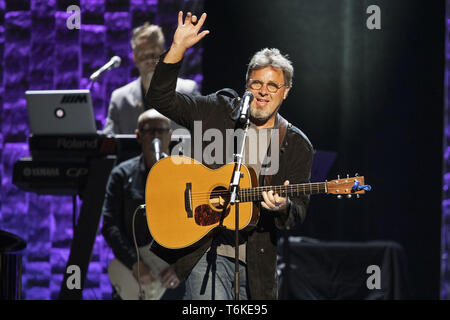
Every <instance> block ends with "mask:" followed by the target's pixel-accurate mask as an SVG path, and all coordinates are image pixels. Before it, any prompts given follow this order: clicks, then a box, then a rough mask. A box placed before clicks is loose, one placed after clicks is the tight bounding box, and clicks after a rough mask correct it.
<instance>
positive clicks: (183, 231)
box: [145, 156, 370, 249]
mask: <svg viewBox="0 0 450 320" xmlns="http://www.w3.org/2000/svg"><path fill="white" fill-rule="evenodd" d="M235 165H236V164H235V163H229V164H226V165H224V166H223V167H221V168H219V169H209V168H207V167H206V166H204V165H203V164H201V163H200V162H198V161H196V160H194V159H191V158H188V157H185V156H171V157H167V158H164V159H161V160H160V161H158V162H157V163H156V164H155V165H154V166H153V167H152V169H151V170H150V172H149V174H148V176H147V182H146V187H145V204H146V216H147V223H148V227H149V230H150V233H151V235H152V236H153V239H155V241H156V242H158V243H159V244H160V245H161V246H163V247H166V248H169V249H179V248H185V247H188V246H190V245H193V244H195V243H196V242H198V241H199V240H201V239H202V238H203V237H204V236H206V235H207V234H208V233H209V232H210V231H212V230H213V229H214V228H216V227H218V226H222V227H225V228H227V229H230V230H235V224H236V223H235V206H234V205H233V206H232V205H230V203H229V199H230V192H229V185H230V181H231V177H232V175H233V172H234V169H235ZM239 187H240V190H239V193H238V200H239V223H238V228H239V230H241V229H244V228H246V227H252V226H256V224H257V222H258V219H259V208H258V203H259V202H260V201H262V200H263V197H262V192H263V191H270V190H273V191H274V192H276V193H278V194H279V195H280V196H282V197H286V196H289V197H299V196H302V195H312V194H335V195H338V196H339V197H341V196H342V195H347V196H348V197H351V196H352V195H353V194H355V195H356V196H357V197H359V195H360V194H363V193H365V191H368V190H370V186H366V185H364V177H363V176H356V177H352V178H350V177H347V178H344V179H337V180H331V181H325V182H319V183H301V184H290V185H288V186H284V185H281V186H264V187H259V186H258V180H257V177H256V173H255V171H254V170H253V169H252V168H250V167H247V166H245V165H242V166H241V180H240V184H239Z"/></svg>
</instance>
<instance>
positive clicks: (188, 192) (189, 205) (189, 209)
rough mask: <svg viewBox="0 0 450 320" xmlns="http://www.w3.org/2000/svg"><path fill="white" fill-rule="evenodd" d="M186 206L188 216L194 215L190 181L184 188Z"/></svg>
mask: <svg viewBox="0 0 450 320" xmlns="http://www.w3.org/2000/svg"><path fill="white" fill-rule="evenodd" d="M184 208H185V210H186V212H187V216H188V218H192V217H194V215H193V213H192V184H191V183H190V182H188V183H186V189H185V190H184Z"/></svg>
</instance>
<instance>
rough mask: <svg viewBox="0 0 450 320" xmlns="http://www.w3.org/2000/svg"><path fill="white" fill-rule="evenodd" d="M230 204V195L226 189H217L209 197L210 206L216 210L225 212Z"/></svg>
mask: <svg viewBox="0 0 450 320" xmlns="http://www.w3.org/2000/svg"><path fill="white" fill-rule="evenodd" d="M229 202H230V193H229V192H228V189H226V188H225V187H216V188H214V189H213V191H212V192H211V194H210V196H209V204H210V205H211V206H212V207H213V208H215V209H216V210H219V211H221V210H223V209H225V208H226V207H227V206H228V203H229Z"/></svg>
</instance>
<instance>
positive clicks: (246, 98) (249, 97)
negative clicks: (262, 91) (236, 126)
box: [239, 91, 254, 123]
mask: <svg viewBox="0 0 450 320" xmlns="http://www.w3.org/2000/svg"><path fill="white" fill-rule="evenodd" d="M253 98H254V97H253V94H252V93H251V92H249V91H245V93H244V95H243V96H242V103H241V115H240V116H239V121H240V122H241V123H244V122H246V121H247V118H248V109H249V108H250V103H251V102H252V101H253Z"/></svg>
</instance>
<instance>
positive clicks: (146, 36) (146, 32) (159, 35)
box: [131, 22, 166, 52]
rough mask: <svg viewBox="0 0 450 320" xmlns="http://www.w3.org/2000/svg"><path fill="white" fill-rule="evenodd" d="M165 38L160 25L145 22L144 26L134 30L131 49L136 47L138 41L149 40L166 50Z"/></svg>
mask: <svg viewBox="0 0 450 320" xmlns="http://www.w3.org/2000/svg"><path fill="white" fill-rule="evenodd" d="M165 41H166V40H165V38H164V34H163V32H162V29H161V27H160V26H157V25H155V24H149V23H148V22H146V23H144V24H143V25H142V26H140V27H137V28H135V29H134V30H133V36H132V37H131V49H132V50H133V52H134V50H135V49H136V46H137V45H138V42H148V43H151V44H152V45H156V46H158V47H160V48H161V50H162V51H163V50H164V46H165Z"/></svg>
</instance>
